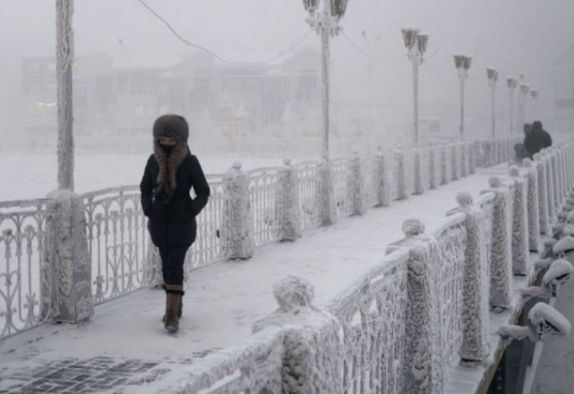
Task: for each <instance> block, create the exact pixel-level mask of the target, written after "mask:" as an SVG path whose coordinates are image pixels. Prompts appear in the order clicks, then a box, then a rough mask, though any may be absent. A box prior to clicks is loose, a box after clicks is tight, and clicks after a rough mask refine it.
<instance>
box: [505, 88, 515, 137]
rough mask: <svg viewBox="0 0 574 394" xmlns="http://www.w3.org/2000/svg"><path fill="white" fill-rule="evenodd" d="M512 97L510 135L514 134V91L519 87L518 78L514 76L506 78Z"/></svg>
mask: <svg viewBox="0 0 574 394" xmlns="http://www.w3.org/2000/svg"><path fill="white" fill-rule="evenodd" d="M506 84H507V85H508V89H509V91H508V93H509V97H510V135H513V134H514V91H515V90H516V88H517V87H518V80H517V79H516V78H514V77H508V78H506Z"/></svg>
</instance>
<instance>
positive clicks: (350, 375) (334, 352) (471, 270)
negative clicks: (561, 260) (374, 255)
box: [150, 143, 574, 394]
mask: <svg viewBox="0 0 574 394" xmlns="http://www.w3.org/2000/svg"><path fill="white" fill-rule="evenodd" d="M502 148H504V145H502V146H501V150H502ZM467 154H468V155H471V153H469V152H468V151H467ZM445 156H446V155H445ZM450 157H451V160H452V161H451V163H452V170H453V171H452V172H451V173H450V176H453V174H455V175H456V172H457V171H460V173H459V174H460V175H458V176H462V174H464V173H465V172H466V173H468V172H469V171H471V170H472V168H471V167H466V168H463V164H462V162H461V161H458V160H456V156H455V155H454V150H453V155H451V156H450ZM460 157H461V158H462V157H463V154H460ZM477 157H479V156H477ZM429 160H430V159H429ZM442 164H443V166H444V167H443V168H445V167H446V164H447V161H444V160H443V162H442ZM457 166H458V170H457V169H456V168H455V167H457ZM547 168H551V173H550V174H549V175H550V176H548V177H546V178H544V177H543V178H542V184H540V185H539V181H540V178H538V177H536V176H535V175H534V174H538V170H539V169H540V172H541V173H544V174H545V173H546V171H547ZM573 168H574V143H568V144H565V145H563V146H561V147H560V148H559V149H558V150H557V149H554V150H552V151H546V152H544V153H543V154H542V155H540V156H538V157H537V158H536V160H535V161H534V162H533V163H530V162H529V161H526V162H525V165H524V167H523V168H522V169H518V168H516V167H514V168H511V170H510V175H511V176H510V177H509V179H507V180H504V181H502V180H500V179H499V178H491V180H490V181H489V187H485V189H486V190H485V192H484V193H483V194H481V196H480V197H479V198H478V200H477V201H476V203H473V198H472V196H471V195H470V194H469V193H465V192H462V193H459V195H458V196H457V202H458V204H459V206H458V207H457V208H455V209H453V210H451V211H449V213H448V217H447V218H446V219H445V221H444V222H443V223H442V224H441V225H439V226H438V227H437V228H436V229H435V230H433V231H432V232H430V233H428V234H427V233H425V228H424V224H423V223H421V222H420V221H418V220H416V219H409V220H407V221H405V223H404V225H403V230H404V232H405V238H404V239H403V240H401V241H399V242H397V243H395V244H392V245H389V247H388V252H389V254H388V255H387V256H386V257H384V258H381V262H380V263H379V264H377V266H376V267H375V268H374V269H372V270H371V271H370V272H367V273H365V274H364V275H363V276H362V277H361V278H360V279H359V280H358V281H356V282H355V283H353V284H351V285H349V286H348V287H347V288H345V289H343V290H342V291H341V292H340V293H339V295H338V296H337V297H335V298H334V299H333V300H331V301H330V302H328V303H327V305H326V308H325V309H321V308H319V307H317V306H315V305H313V289H312V286H311V285H310V284H309V283H308V282H306V281H305V280H304V279H302V278H296V277H290V278H286V280H285V282H282V283H279V284H278V285H279V286H276V289H279V291H278V292H275V295H276V297H277V299H278V301H279V304H280V308H279V310H278V311H277V312H275V313H274V314H273V315H271V316H269V317H268V318H265V319H262V320H261V321H260V322H257V323H256V324H255V326H254V327H256V329H257V330H259V329H261V328H264V327H268V326H269V325H271V326H273V327H275V328H277V327H282V331H281V332H283V334H284V335H285V337H284V338H283V341H282V344H283V346H281V345H279V344H276V345H275V346H277V347H276V348H275V351H276V352H279V353H281V360H282V361H281V363H282V367H281V368H278V366H277V365H276V364H274V363H270V364H269V368H268V371H272V372H271V373H270V374H271V375H270V376H276V375H273V373H275V372H276V371H278V370H280V371H281V382H282V391H286V392H292V393H302V394H303V393H304V394H307V393H319V392H338V393H339V392H344V393H373V392H383V393H407V392H408V393H414V394H441V393H443V392H444V389H445V384H446V382H447V381H448V380H449V373H450V371H451V370H452V368H453V367H455V366H457V365H458V364H459V362H460V361H461V360H463V361H465V362H467V361H472V362H475V363H476V365H483V364H484V363H488V362H492V359H491V358H490V354H491V352H492V351H493V349H492V348H491V344H490V341H491V338H492V337H491V331H490V329H489V324H490V315H489V308H494V310H497V309H498V310H500V309H502V310H504V309H506V308H510V305H508V304H504V300H505V296H506V295H507V293H508V291H509V289H510V283H511V281H512V277H511V276H512V274H513V272H514V273H515V274H516V272H517V271H516V268H517V265H520V261H519V260H520V256H522V251H523V250H524V248H526V245H525V243H531V242H533V244H534V245H531V246H530V248H531V249H532V248H538V246H539V245H540V244H541V235H540V234H532V233H531V232H530V231H529V229H528V226H526V225H524V223H527V221H528V220H529V218H526V217H524V215H523V213H525V214H527V215H528V216H530V215H532V209H527V205H528V206H530V207H531V206H532V203H533V202H534V201H536V202H538V201H543V202H544V204H545V205H546V207H543V206H539V208H538V213H539V214H541V213H542V212H543V211H544V210H548V209H549V207H550V206H553V207H554V208H555V209H557V210H560V209H562V201H563V200H564V198H565V197H566V195H569V193H570V190H572V187H573V186H574V179H573V178H572V174H574V170H573ZM351 173H352V171H351ZM428 174H429V175H430V172H429V173H428ZM565 174H569V176H567V177H565V176H564V175H565ZM553 179H557V181H556V183H553V182H552V181H553ZM529 182H535V183H536V185H537V186H541V187H540V188H538V187H536V188H534V187H529V185H528V183H529ZM366 183H368V181H367V182H366ZM548 185H550V186H552V187H551V189H552V190H553V191H555V192H554V193H553V194H552V195H551V197H550V198H548V199H547V200H540V199H539V195H537V193H547V191H548V190H549V189H550V188H549V186H548ZM521 193H526V195H523V194H521ZM514 204H519V205H521V206H522V208H523V209H513V208H516V206H514ZM565 209H567V210H574V204H572V203H570V204H566V205H565ZM559 216H560V217H562V218H563V219H564V218H566V211H561V212H560V215H559ZM518 222H520V223H518ZM502 229H507V230H508V231H506V230H502ZM502 250H507V251H509V252H508V253H509V254H508V255H506V257H505V258H504V259H501V258H499V257H500V254H504V253H506V252H504V253H502V252H501V251H502ZM522 257H523V256H522ZM513 269H514V270H513ZM529 269H531V270H532V269H533V267H529ZM285 283H289V284H290V286H291V287H288V286H287V287H285ZM489 288H490V293H489ZM267 329H269V328H266V329H264V330H263V331H262V333H264V332H266V331H265V330H267ZM260 334H261V333H260ZM260 334H257V335H260ZM254 338H255V337H253V338H252V339H250V340H254ZM270 353H272V350H271V348H269V349H268V350H267V353H266V354H270ZM250 354H251V353H250V352H248V351H247V350H245V356H246V357H249V356H250ZM237 359H238V354H237V353H235V352H228V353H223V352H222V353H219V354H214V355H213V357H211V358H210V359H209V362H208V363H207V362H206V363H207V365H209V368H210V370H211V371H212V372H211V374H212V375H216V374H219V375H218V376H222V372H221V371H238V370H240V369H241V364H240V362H238V361H236V360H237ZM203 366H204V364H203V362H199V365H194V367H193V368H194V370H195V369H196V368H200V369H201V368H203ZM480 370H481V371H483V372H484V368H483V367H482V366H481V367H480ZM216 371H217V372H216ZM266 377H267V376H266V375H263V374H261V375H257V376H255V375H254V376H252V382H254V383H253V386H252V387H262V386H257V384H259V383H258V382H260V381H264V380H265V379H266ZM202 379H204V381H207V380H205V378H202V377H201V376H198V375H192V376H189V374H187V373H183V374H182V380H181V381H180V382H179V383H178V384H175V385H172V386H171V388H172V389H173V391H174V392H182V393H183V392H186V393H188V392H189V393H196V392H198V391H194V390H189V388H190V387H194V388H195V387H197V388H208V387H209V389H210V391H209V392H210V393H218V394H223V393H231V392H240V391H234V390H228V389H227V386H222V387H220V386H214V385H213V384H211V383H210V385H203V386H201V387H200V386H198V385H199V384H201V381H202ZM209 382H212V380H209ZM243 387H244V386H238V390H239V389H243ZM150 389H151V392H162V391H161V389H162V388H160V387H159V386H158V387H157V390H154V387H150Z"/></svg>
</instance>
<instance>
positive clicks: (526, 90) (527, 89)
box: [517, 83, 530, 134]
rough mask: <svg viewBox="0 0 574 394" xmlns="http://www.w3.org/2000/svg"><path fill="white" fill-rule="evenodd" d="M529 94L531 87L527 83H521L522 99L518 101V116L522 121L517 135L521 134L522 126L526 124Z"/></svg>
mask: <svg viewBox="0 0 574 394" xmlns="http://www.w3.org/2000/svg"><path fill="white" fill-rule="evenodd" d="M529 92H530V86H528V85H527V84H525V83H521V84H520V99H519V100H518V105H519V106H520V109H519V111H518V114H519V116H520V120H519V123H518V127H517V134H518V133H520V130H521V129H522V126H524V123H526V97H527V96H528V93H529Z"/></svg>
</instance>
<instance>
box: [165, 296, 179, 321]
mask: <svg viewBox="0 0 574 394" xmlns="http://www.w3.org/2000/svg"><path fill="white" fill-rule="evenodd" d="M182 314H183V297H181V299H180V300H179V309H178V311H177V318H178V319H181V315H182ZM161 321H162V322H164V323H165V315H163V317H162V318H161Z"/></svg>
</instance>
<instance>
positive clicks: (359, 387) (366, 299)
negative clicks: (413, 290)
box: [327, 251, 408, 394]
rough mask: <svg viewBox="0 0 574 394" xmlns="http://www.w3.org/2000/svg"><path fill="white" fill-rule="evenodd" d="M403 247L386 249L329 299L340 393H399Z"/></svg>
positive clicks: (404, 284) (404, 287)
mask: <svg viewBox="0 0 574 394" xmlns="http://www.w3.org/2000/svg"><path fill="white" fill-rule="evenodd" d="M407 261H408V253H406V252H405V251H402V252H396V253H392V254H390V255H388V256H386V257H385V258H384V259H383V260H382V262H381V263H380V264H379V265H378V266H377V267H376V268H375V269H373V270H372V271H371V272H369V273H367V274H366V275H364V277H363V278H362V279H361V280H360V281H358V282H357V283H355V284H353V285H351V286H349V287H348V288H347V289H345V290H344V291H343V292H341V293H340V295H339V296H338V297H337V298H335V299H334V300H333V301H331V302H330V304H329V305H328V307H327V308H328V310H329V311H330V312H331V313H332V314H333V315H335V316H336V317H337V319H338V320H339V322H340V324H341V326H342V328H343V357H344V361H343V365H344V369H343V390H342V392H344V393H389V394H400V393H403V392H404V390H403V387H402V381H401V376H402V366H403V353H404V350H403V345H404V344H403V341H402V338H404V334H405V326H404V324H403V322H404V321H405V314H406V305H407V273H408V271H407Z"/></svg>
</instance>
